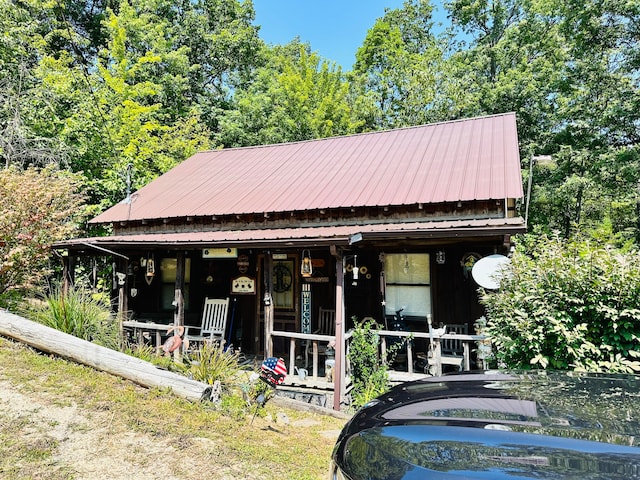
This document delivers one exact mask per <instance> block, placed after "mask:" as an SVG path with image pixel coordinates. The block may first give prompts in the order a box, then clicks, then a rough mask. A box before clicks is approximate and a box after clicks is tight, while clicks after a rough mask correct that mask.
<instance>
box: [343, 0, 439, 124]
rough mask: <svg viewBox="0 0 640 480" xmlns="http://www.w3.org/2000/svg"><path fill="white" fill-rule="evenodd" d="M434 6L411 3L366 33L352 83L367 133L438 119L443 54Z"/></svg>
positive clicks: (425, 2)
mask: <svg viewBox="0 0 640 480" xmlns="http://www.w3.org/2000/svg"><path fill="white" fill-rule="evenodd" d="M432 13H433V7H432V5H431V3H430V2H429V1H428V0H409V1H406V2H405V3H404V6H403V8H402V9H397V10H388V11H387V12H386V13H385V15H384V16H383V17H382V18H380V19H378V20H377V21H376V23H375V24H374V25H373V27H372V28H371V29H370V30H369V31H368V32H367V36H366V38H365V40H364V43H363V44H362V46H361V47H360V48H359V49H358V51H357V53H356V63H355V65H354V69H353V72H352V74H351V75H350V79H351V81H352V83H353V88H354V89H355V91H356V92H357V93H356V96H357V97H361V100H360V101H361V102H363V101H364V102H367V103H368V105H369V107H368V108H363V109H362V111H363V112H367V113H365V114H364V115H365V117H364V120H366V121H367V124H368V125H367V126H368V128H371V129H378V128H393V127H402V126H408V125H417V124H423V123H428V122H429V121H431V120H434V117H435V115H434V109H433V103H434V100H435V97H436V89H437V76H438V72H439V71H440V70H441V68H442V67H441V61H442V55H443V52H442V49H441V48H440V46H439V44H438V42H437V40H436V37H435V35H434V34H433V33H432V29H433V25H434V24H433V20H432Z"/></svg>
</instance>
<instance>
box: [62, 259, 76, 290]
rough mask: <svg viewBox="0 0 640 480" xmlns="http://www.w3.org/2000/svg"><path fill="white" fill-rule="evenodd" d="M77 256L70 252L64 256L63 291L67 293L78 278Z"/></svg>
mask: <svg viewBox="0 0 640 480" xmlns="http://www.w3.org/2000/svg"><path fill="white" fill-rule="evenodd" d="M75 276H76V256H75V255H72V254H71V253H70V252H68V253H67V255H63V257H62V291H63V292H64V293H67V292H68V291H69V289H70V288H71V287H73V285H74V283H75V281H76V279H75Z"/></svg>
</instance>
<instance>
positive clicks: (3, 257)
mask: <svg viewBox="0 0 640 480" xmlns="http://www.w3.org/2000/svg"><path fill="white" fill-rule="evenodd" d="M78 188H79V180H78V177H77V176H74V175H71V174H69V173H68V172H64V171H60V170H58V169H56V168H55V167H53V166H50V167H47V168H44V169H35V168H29V169H27V170H24V171H20V170H18V169H17V168H8V169H2V170H0V198H2V204H0V296H2V295H3V294H6V293H8V292H10V291H28V290H32V289H34V288H36V287H38V286H39V285H40V284H41V282H42V280H43V279H44V278H46V276H47V275H48V274H49V273H50V272H51V268H50V266H49V256H50V250H49V247H50V246H51V245H52V244H53V243H54V242H56V241H58V240H63V239H66V238H69V237H70V236H71V235H72V234H73V233H74V232H76V231H77V226H78V221H79V220H80V219H81V215H82V202H83V198H84V197H83V195H82V194H81V193H79V191H78Z"/></svg>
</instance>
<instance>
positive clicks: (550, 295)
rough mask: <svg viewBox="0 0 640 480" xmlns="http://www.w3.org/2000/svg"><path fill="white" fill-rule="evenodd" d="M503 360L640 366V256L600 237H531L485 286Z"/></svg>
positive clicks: (530, 364) (490, 329) (521, 364)
mask: <svg viewBox="0 0 640 480" xmlns="http://www.w3.org/2000/svg"><path fill="white" fill-rule="evenodd" d="M481 301H482V303H483V304H484V305H485V306H486V308H487V320H488V323H487V333H488V334H489V336H490V337H492V340H493V343H494V345H495V347H496V348H495V355H496V357H497V359H498V362H499V364H500V365H504V366H507V367H512V368H553V369H575V370H589V371H605V372H609V371H623V372H632V371H640V362H639V361H637V360H634V358H636V357H638V356H639V354H638V350H640V348H639V347H640V346H639V344H638V340H639V338H638V336H637V334H638V331H640V256H639V255H638V252H637V250H635V249H632V250H622V249H616V248H614V247H612V246H610V245H606V244H598V243H597V242H595V241H590V240H581V239H574V240H570V241H563V240H561V239H560V238H558V237H546V236H537V237H533V236H529V237H526V238H523V242H521V244H520V245H519V248H518V249H517V251H516V252H515V254H514V256H513V259H512V263H511V270H510V271H509V274H508V275H506V276H505V277H504V278H503V280H502V283H501V286H500V290H499V291H497V292H484V294H483V296H482V299H481Z"/></svg>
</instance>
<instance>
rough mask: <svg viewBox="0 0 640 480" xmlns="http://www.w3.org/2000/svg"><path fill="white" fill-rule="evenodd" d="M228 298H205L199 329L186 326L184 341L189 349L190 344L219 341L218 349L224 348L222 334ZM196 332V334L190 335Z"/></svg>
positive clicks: (225, 324)
mask: <svg viewBox="0 0 640 480" xmlns="http://www.w3.org/2000/svg"><path fill="white" fill-rule="evenodd" d="M228 310H229V298H224V299H222V298H205V300H204V309H203V311H202V324H201V325H200V326H199V327H195V326H186V327H185V333H184V340H185V343H186V344H187V345H189V348H191V344H192V343H193V344H196V345H197V344H201V343H203V342H212V343H213V341H214V340H218V341H220V348H222V347H223V346H224V342H225V340H224V333H225V330H226V328H227V311H228ZM192 330H196V331H197V332H198V333H197V334H195V333H191V331H192Z"/></svg>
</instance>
